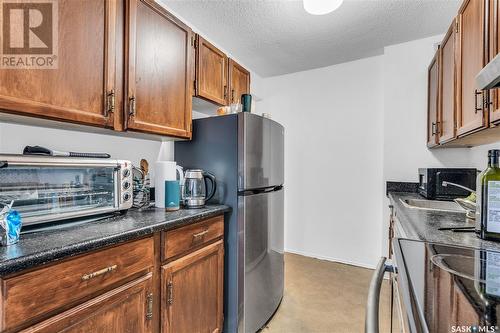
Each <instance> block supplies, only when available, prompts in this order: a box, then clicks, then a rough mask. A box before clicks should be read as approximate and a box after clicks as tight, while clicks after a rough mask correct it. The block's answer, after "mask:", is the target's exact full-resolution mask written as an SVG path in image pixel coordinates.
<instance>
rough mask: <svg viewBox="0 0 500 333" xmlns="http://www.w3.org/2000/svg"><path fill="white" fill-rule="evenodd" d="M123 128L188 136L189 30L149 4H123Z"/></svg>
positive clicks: (137, 0) (135, 0)
mask: <svg viewBox="0 0 500 333" xmlns="http://www.w3.org/2000/svg"><path fill="white" fill-rule="evenodd" d="M126 26H127V33H126V35H127V43H128V47H127V58H126V66H127V69H126V74H127V79H126V87H127V88H126V103H125V104H126V107H125V110H126V118H127V122H126V127H127V129H132V130H136V131H140V132H147V133H153V134H160V135H169V136H175V137H180V138H190V137H191V96H192V88H193V77H192V65H193V64H192V54H193V52H192V47H193V46H192V45H191V43H192V41H191V37H192V31H191V29H190V28H189V27H188V26H187V25H185V24H184V23H182V22H180V21H179V20H178V19H176V18H175V17H173V16H172V15H171V14H170V13H168V12H167V11H166V10H165V9H164V8H163V7H161V6H159V5H158V4H156V3H155V2H154V1H152V0H130V1H128V2H127V25H126Z"/></svg>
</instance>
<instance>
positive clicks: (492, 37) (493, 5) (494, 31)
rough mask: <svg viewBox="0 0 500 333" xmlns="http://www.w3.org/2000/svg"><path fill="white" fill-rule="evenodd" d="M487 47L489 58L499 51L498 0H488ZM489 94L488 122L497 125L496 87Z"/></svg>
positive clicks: (498, 95) (499, 111)
mask: <svg viewBox="0 0 500 333" xmlns="http://www.w3.org/2000/svg"><path fill="white" fill-rule="evenodd" d="M488 5H489V13H490V16H489V48H490V52H489V53H490V54H489V56H490V60H492V59H493V58H495V56H496V55H497V54H499V53H500V33H499V32H500V31H499V28H500V20H499V18H500V1H499V0H489V1H488ZM489 94H490V101H491V103H492V104H491V105H490V110H489V111H490V122H491V123H493V124H496V125H498V123H499V122H500V91H499V90H498V89H492V90H490V91H489Z"/></svg>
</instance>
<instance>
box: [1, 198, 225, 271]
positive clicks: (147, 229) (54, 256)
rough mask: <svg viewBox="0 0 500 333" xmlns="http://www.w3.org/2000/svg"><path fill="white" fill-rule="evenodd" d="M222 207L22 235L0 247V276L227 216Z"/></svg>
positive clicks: (153, 212) (132, 213) (154, 212)
mask: <svg viewBox="0 0 500 333" xmlns="http://www.w3.org/2000/svg"><path fill="white" fill-rule="evenodd" d="M230 210H231V208H230V207H228V206H225V205H207V206H206V207H204V208H200V209H181V210H178V211H175V212H165V210H164V209H159V208H148V209H144V210H141V211H139V210H129V211H128V212H127V214H125V215H120V216H115V217H111V218H107V219H103V220H100V221H94V222H89V223H84V224H79V225H74V226H68V227H65V228H61V229H57V230H50V231H39V232H34V233H26V234H21V239H20V240H19V242H18V243H17V244H14V245H11V246H8V247H0V276H4V275H7V274H11V273H15V272H19V271H21V270H24V269H28V268H32V267H35V266H38V265H42V264H46V263H49V262H53V261H57V260H61V259H64V258H67V257H71V256H75V255H78V254H82V253H84V252H87V251H92V250H96V249H99V248H102V247H105V246H109V245H114V244H117V243H120V242H123V241H127V240H132V239H135V238H140V237H144V236H147V235H151V234H153V233H155V232H157V231H161V230H168V229H171V228H174V227H177V226H181V225H187V224H190V223H194V222H197V221H199V220H202V219H206V218H209V217H213V216H216V215H220V214H222V213H226V212H229V211H230Z"/></svg>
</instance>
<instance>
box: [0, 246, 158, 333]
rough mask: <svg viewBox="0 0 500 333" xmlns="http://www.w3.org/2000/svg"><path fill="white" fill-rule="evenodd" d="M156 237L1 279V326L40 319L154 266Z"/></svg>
mask: <svg viewBox="0 0 500 333" xmlns="http://www.w3.org/2000/svg"><path fill="white" fill-rule="evenodd" d="M153 251H154V247H153V239H152V238H148V239H143V240H138V241H133V242H129V243H126V244H123V245H119V246H116V247H113V248H109V249H106V250H102V251H99V252H95V253H91V254H87V255H84V256H81V257H78V258H75V259H70V260H67V261H64V262H61V263H59V264H55V265H50V266H47V267H43V268H41V269H37V270H34V271H31V272H28V273H25V274H21V275H18V276H15V277H12V278H7V279H5V280H3V281H2V301H3V302H2V303H3V304H2V309H1V313H2V317H1V330H7V329H12V328H15V327H17V326H18V325H20V324H25V323H27V322H28V321H30V320H34V319H41V318H42V317H43V316H44V315H46V314H49V313H50V314H53V313H54V312H55V311H56V310H58V309H60V308H65V307H68V306H70V305H74V304H76V303H77V302H78V301H79V300H81V299H83V298H86V297H90V296H95V295H96V294H98V293H99V292H100V291H103V290H105V289H109V287H111V286H112V285H114V284H116V283H118V282H120V281H122V280H125V279H127V278H129V277H131V276H133V275H136V274H138V273H140V272H143V271H147V270H148V269H150V268H151V267H152V266H153V259H154V255H153Z"/></svg>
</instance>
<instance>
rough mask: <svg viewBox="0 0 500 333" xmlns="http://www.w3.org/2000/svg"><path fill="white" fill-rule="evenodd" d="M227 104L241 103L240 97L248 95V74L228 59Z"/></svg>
mask: <svg viewBox="0 0 500 333" xmlns="http://www.w3.org/2000/svg"><path fill="white" fill-rule="evenodd" d="M228 68H229V69H228V71H229V92H230V93H229V102H230V103H241V95H242V94H249V93H250V72H249V71H248V70H246V69H245V68H244V67H243V66H241V65H240V64H238V63H237V62H236V61H234V60H233V59H229V66H228Z"/></svg>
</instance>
